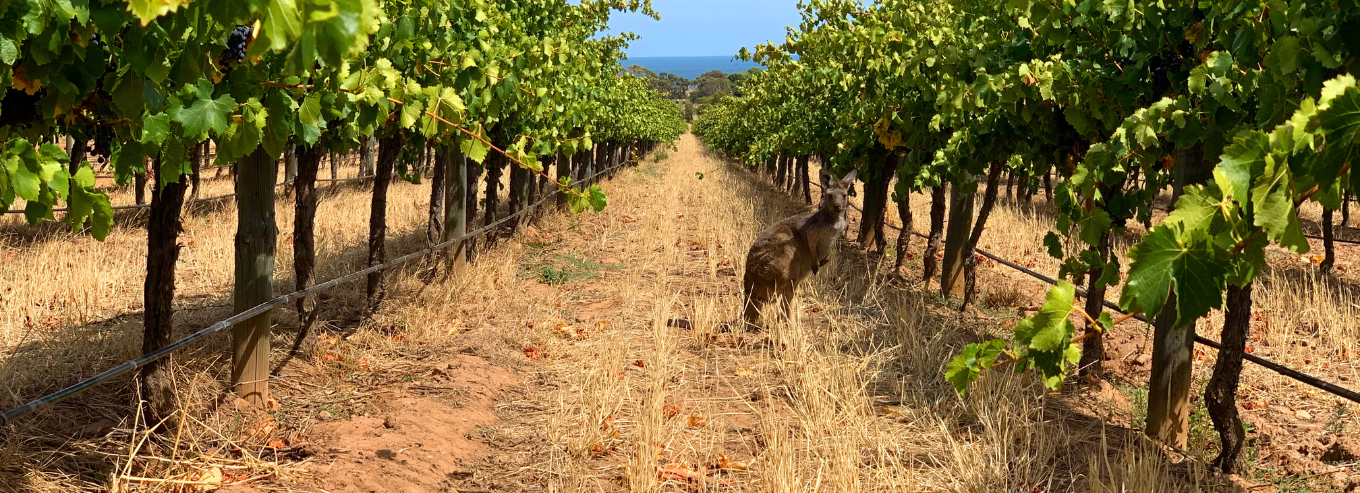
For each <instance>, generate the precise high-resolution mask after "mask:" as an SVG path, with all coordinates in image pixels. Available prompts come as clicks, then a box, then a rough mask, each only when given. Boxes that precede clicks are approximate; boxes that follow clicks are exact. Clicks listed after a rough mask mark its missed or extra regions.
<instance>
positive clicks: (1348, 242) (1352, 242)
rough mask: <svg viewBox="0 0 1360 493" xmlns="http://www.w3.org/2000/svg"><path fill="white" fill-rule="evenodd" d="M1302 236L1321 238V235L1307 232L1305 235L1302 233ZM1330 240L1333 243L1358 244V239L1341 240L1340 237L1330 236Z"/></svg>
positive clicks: (1359, 241)
mask: <svg viewBox="0 0 1360 493" xmlns="http://www.w3.org/2000/svg"><path fill="white" fill-rule="evenodd" d="M1303 236H1304V237H1305V238H1311V239H1314V240H1321V239H1323V238H1322V237H1321V236H1318V235H1308V234H1306V235H1303ZM1332 242H1333V243H1346V244H1348V245H1360V240H1343V239H1341V238H1332Z"/></svg>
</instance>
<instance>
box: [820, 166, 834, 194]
mask: <svg viewBox="0 0 1360 493" xmlns="http://www.w3.org/2000/svg"><path fill="white" fill-rule="evenodd" d="M817 177H818V178H821V180H822V191H826V190H827V189H829V188H831V172H830V171H827V169H826V167H825V166H823V167H822V168H821V171H820V172H819V173H817Z"/></svg>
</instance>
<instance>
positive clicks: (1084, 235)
mask: <svg viewBox="0 0 1360 493" xmlns="http://www.w3.org/2000/svg"><path fill="white" fill-rule="evenodd" d="M1113 224H1114V221H1113V220H1111V219H1110V213H1109V212H1106V211H1105V209H1096V210H1093V211H1091V213H1090V214H1087V215H1086V217H1084V218H1082V219H1081V220H1080V221H1077V226H1078V227H1079V228H1081V234H1080V235H1079V236H1078V237H1079V238H1081V241H1084V242H1086V244H1087V245H1092V246H1094V245H1099V244H1100V238H1101V237H1102V236H1104V235H1105V234H1106V233H1109V232H1110V226H1111V225H1113Z"/></svg>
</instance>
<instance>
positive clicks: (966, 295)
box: [959, 163, 1004, 310]
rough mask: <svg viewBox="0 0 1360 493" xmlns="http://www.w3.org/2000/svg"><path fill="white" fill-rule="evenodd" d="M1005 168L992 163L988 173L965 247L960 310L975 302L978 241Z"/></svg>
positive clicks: (980, 238) (990, 211)
mask: <svg viewBox="0 0 1360 493" xmlns="http://www.w3.org/2000/svg"><path fill="white" fill-rule="evenodd" d="M1002 168H1004V166H1002V164H1001V163H992V167H991V170H990V171H989V172H988V173H987V190H986V191H985V192H983V193H982V208H981V209H979V210H978V216H977V220H976V221H974V223H973V233H972V234H970V235H968V242H967V243H965V244H964V247H963V256H964V257H963V279H964V281H963V284H964V288H963V304H962V305H960V306H959V310H963V309H964V308H967V307H968V305H969V304H970V303H972V302H973V295H974V294H975V293H976V292H977V259H976V257H977V255H976V254H975V253H974V252H975V251H976V250H977V244H978V241H981V240H982V231H983V229H985V228H986V226H987V216H990V215H991V214H992V206H993V205H994V204H995V203H996V194H997V192H998V190H997V188H998V187H997V184H998V182H1000V180H1001V170H1002Z"/></svg>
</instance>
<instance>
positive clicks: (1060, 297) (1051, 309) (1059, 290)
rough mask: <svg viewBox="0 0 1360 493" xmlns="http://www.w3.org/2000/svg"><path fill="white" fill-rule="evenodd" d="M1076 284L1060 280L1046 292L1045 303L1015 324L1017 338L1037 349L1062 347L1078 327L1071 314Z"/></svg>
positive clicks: (1075, 294) (1074, 301)
mask: <svg viewBox="0 0 1360 493" xmlns="http://www.w3.org/2000/svg"><path fill="white" fill-rule="evenodd" d="M1076 296H1077V287H1076V286H1074V285H1073V284H1072V283H1071V282H1068V281H1065V280H1063V281H1058V285H1057V286H1054V287H1052V288H1050V289H1049V290H1048V293H1047V294H1046V295H1045V301H1044V305H1043V306H1042V307H1040V308H1039V311H1038V312H1037V313H1035V314H1034V315H1033V316H1031V317H1030V318H1027V319H1025V320H1021V321H1020V322H1019V323H1017V324H1016V325H1015V340H1016V342H1019V343H1021V344H1024V345H1026V346H1029V347H1030V349H1032V350H1038V351H1060V350H1062V349H1063V348H1064V346H1066V344H1067V342H1066V341H1068V340H1070V339H1071V337H1072V332H1073V331H1074V330H1075V327H1074V326H1073V325H1072V322H1071V320H1068V318H1067V317H1068V315H1070V314H1071V313H1072V308H1073V307H1074V306H1075V304H1076Z"/></svg>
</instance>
